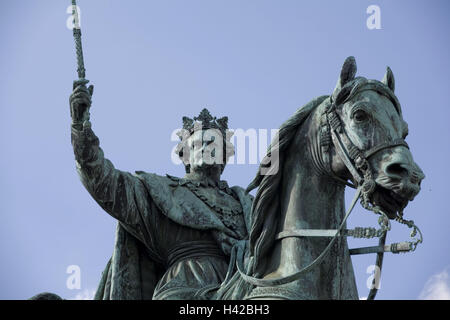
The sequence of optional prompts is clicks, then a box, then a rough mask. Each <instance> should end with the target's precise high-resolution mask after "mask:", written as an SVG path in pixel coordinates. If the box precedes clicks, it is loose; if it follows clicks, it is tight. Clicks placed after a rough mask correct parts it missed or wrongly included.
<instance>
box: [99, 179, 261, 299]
mask: <svg viewBox="0 0 450 320" xmlns="http://www.w3.org/2000/svg"><path fill="white" fill-rule="evenodd" d="M135 176H136V177H138V178H139V179H140V181H142V182H143V184H144V186H145V188H146V190H147V191H148V193H149V196H150V197H151V199H152V201H154V203H155V204H156V206H157V207H158V209H159V211H160V212H161V213H162V214H163V215H165V216H167V217H168V218H169V219H170V220H172V221H173V222H175V223H177V224H180V225H183V226H186V227H190V228H193V229H197V230H205V231H208V232H211V234H212V235H213V238H214V239H215V241H216V242H217V244H218V246H219V248H220V249H221V250H222V252H223V253H224V254H225V255H226V256H228V257H229V255H230V252H231V248H232V247H233V246H234V245H235V244H236V243H238V241H239V240H243V239H247V238H248V232H247V230H249V229H250V213H251V205H252V200H253V197H252V196H251V195H249V194H246V193H245V191H244V189H242V188H240V187H238V186H235V187H232V188H231V189H232V190H233V192H234V193H235V195H236V196H237V197H238V199H239V201H240V203H241V206H242V212H243V213H242V215H243V216H242V218H241V219H240V220H239V221H241V224H243V225H240V226H239V228H235V229H234V230H233V229H232V228H230V227H226V226H225V225H224V223H223V222H222V221H221V219H220V218H219V216H218V215H219V214H218V213H217V212H216V211H215V210H212V209H211V208H210V207H208V206H207V205H206V204H205V203H204V202H203V201H202V200H200V199H199V198H198V197H197V196H196V195H194V194H193V193H192V192H191V191H190V190H189V189H188V188H186V187H184V186H183V184H182V183H174V179H173V178H174V177H170V176H167V177H164V176H159V175H156V174H151V173H145V172H142V171H137V172H136V175H135ZM178 180H180V182H182V180H183V179H178ZM243 230H244V231H243ZM157 245H158V244H155V246H157ZM161 264H162V261H161V260H160V258H159V257H158V254H157V253H156V251H155V250H154V249H153V248H149V247H147V246H145V245H144V244H143V243H142V242H141V241H139V240H138V239H137V238H136V237H134V236H133V235H132V234H131V232H129V231H127V227H126V225H124V224H122V223H120V222H119V223H118V225H117V231H116V240H115V245H114V251H113V255H112V257H111V259H110V260H109V262H108V264H107V266H106V268H105V270H104V271H103V274H102V277H101V281H100V284H99V286H98V289H97V292H96V294H95V298H94V299H96V300H143V299H152V296H153V291H154V289H155V287H156V285H157V283H158V281H159V279H160V278H161V277H162V275H163V274H164V272H165V270H164V269H162V267H161Z"/></svg>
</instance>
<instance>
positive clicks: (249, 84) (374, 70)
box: [0, 0, 450, 299]
mask: <svg viewBox="0 0 450 320" xmlns="http://www.w3.org/2000/svg"><path fill="white" fill-rule="evenodd" d="M372 4H375V5H378V6H379V7H380V9H381V29H379V30H369V29H368V28H367V26H366V19H367V18H368V16H369V15H368V14H367V13H366V9H367V7H368V6H369V5H372ZM69 5H70V1H61V0H58V1H56V0H42V1H32V0H20V1H2V2H1V4H0V15H1V19H0V38H1V39H2V48H1V51H0V70H1V73H2V77H1V79H0V121H1V125H0V133H1V137H0V150H1V154H2V157H0V167H1V168H2V169H1V171H0V172H1V179H0V191H1V192H0V200H1V202H0V203H1V204H0V212H1V216H2V224H0V257H1V261H2V263H1V264H0V299H26V298H29V297H31V296H32V295H34V294H36V293H39V292H42V291H50V292H55V293H57V294H59V295H61V296H63V297H64V298H75V297H77V296H78V298H80V297H82V296H83V294H85V293H86V292H87V293H89V292H92V290H93V289H95V288H96V286H97V283H98V281H99V279H100V274H101V272H102V270H103V268H104V266H105V264H106V262H107V260H108V258H109V257H110V255H111V253H112V249H113V242H114V232H115V221H114V220H113V219H112V218H111V217H109V216H108V215H107V214H106V213H105V212H104V211H103V210H102V209H101V208H100V207H99V206H98V205H97V204H96V203H95V202H94V200H93V199H91V198H90V196H89V194H88V193H87V191H86V190H84V188H83V186H82V184H81V182H80V181H79V179H78V176H77V173H76V170H75V162H74V157H73V152H72V149H71V144H70V116H69V105H68V98H69V95H70V92H71V89H72V80H74V79H75V78H76V64H75V61H76V60H75V53H74V43H73V38H72V32H71V31H70V30H69V29H68V28H67V27H66V20H67V18H68V17H69V15H68V14H67V13H66V9H67V7H68V6H69ZM79 6H80V7H81V11H82V14H81V24H82V31H83V46H84V51H85V62H86V69H87V78H88V79H90V80H91V82H92V83H93V84H95V92H94V97H93V107H92V109H91V119H92V124H93V129H94V131H95V132H96V134H97V135H98V136H99V138H100V141H101V146H102V148H103V149H104V151H105V154H106V156H107V157H108V158H109V159H111V160H112V161H113V163H114V164H115V166H116V167H117V168H120V169H121V170H126V171H134V170H144V171H149V172H155V173H159V174H165V173H169V174H172V175H178V176H180V175H183V172H184V170H183V168H182V167H181V166H177V165H175V164H173V163H172V162H171V155H170V154H171V150H172V148H173V147H174V144H175V143H174V142H173V141H171V139H170V137H171V133H172V131H173V130H174V129H176V128H178V127H180V125H181V118H182V116H184V115H187V116H190V117H192V116H194V115H197V114H198V113H199V111H200V110H201V109H202V108H203V107H207V108H209V109H210V111H211V112H212V113H213V114H214V115H216V116H218V117H221V116H223V115H227V116H229V119H230V120H229V125H230V127H232V128H243V129H248V128H262V129H271V128H278V127H279V125H280V124H281V123H282V122H283V121H284V120H286V119H287V118H288V117H290V116H291V115H292V114H293V113H294V112H295V110H296V109H297V108H298V107H300V106H302V105H303V104H305V103H306V102H308V101H309V100H311V99H312V98H314V97H316V96H319V95H323V94H330V93H331V92H332V90H333V89H334V86H335V83H336V80H337V78H338V75H339V72H340V68H341V66H342V63H343V61H344V59H345V58H346V57H347V56H350V55H353V56H355V58H356V61H357V64H358V75H362V76H365V77H367V78H373V79H381V78H382V76H383V74H384V72H385V68H386V66H387V65H389V66H390V67H391V68H392V70H393V72H394V75H395V78H396V94H397V97H398V98H399V100H400V102H401V104H402V107H403V113H404V118H405V120H406V121H407V122H408V123H409V129H410V134H409V136H408V138H407V142H408V143H409V145H410V147H411V151H412V153H413V155H414V158H415V160H416V162H417V163H418V164H419V165H420V166H421V168H422V169H423V171H424V172H425V174H426V179H425V180H424V181H423V183H422V192H421V193H420V194H419V195H418V196H417V198H416V200H414V202H413V203H411V204H410V205H409V206H408V208H407V210H406V212H405V215H406V216H407V217H408V218H410V219H414V220H415V222H416V223H417V225H418V226H419V227H420V228H421V230H422V232H423V234H424V238H425V242H424V243H423V244H422V245H421V246H419V248H418V249H417V251H416V252H414V253H413V254H404V255H391V254H387V255H386V256H385V262H384V270H383V275H382V280H381V290H380V292H379V293H378V297H379V298H381V299H416V298H420V297H421V298H424V297H426V294H425V293H426V292H427V290H428V289H430V287H431V289H430V290H431V291H433V290H434V289H433V288H438V289H436V290H438V291H439V290H440V291H439V292H442V294H443V295H444V296H445V294H447V297H448V267H449V266H450V254H449V252H450V245H449V244H450V235H449V231H450V217H449V209H448V205H447V202H446V199H447V197H448V196H449V194H448V189H449V188H448V181H449V179H450V174H449V170H448V169H447V165H448V160H447V159H448V158H449V156H450V152H449V143H448V139H449V134H450V132H449V131H450V129H449V126H448V119H449V118H450V111H449V103H448V90H449V85H450V73H449V61H450V59H449V57H450V56H449V53H450V46H449V40H448V33H449V23H450V22H449V19H448V13H449V8H450V4H449V2H448V1H445V0H442V1H438V0H436V1H395V2H394V1H382V0H375V1H373V0H372V1H364V0H363V1H361V0H358V1H356V0H347V1H294V0H282V1H273V0H272V1H269V0H248V1H238V0H228V1H219V0H212V1H206V0H189V1H181V0H170V1H162V0H152V1H143V0H141V1H138V0H135V1H118V0H95V1H86V0H84V1H83V0H79ZM255 172H256V165H230V166H229V167H227V168H226V169H225V172H224V176H223V178H224V179H226V180H228V182H229V183H230V184H231V185H240V186H246V185H247V184H248V183H249V181H250V180H251V179H252V178H253V176H254V174H255ZM351 196H352V192H351V191H349V193H348V198H350V197H351ZM375 224H376V218H375V217H374V216H373V214H371V213H370V212H366V211H364V210H363V209H362V208H360V207H358V208H357V209H356V210H355V211H354V213H352V217H351V218H350V226H360V225H361V226H366V225H375ZM393 229H394V230H393V231H392V232H391V233H390V234H389V236H388V240H394V241H397V240H404V239H406V238H407V237H408V231H407V230H406V229H404V228H403V227H402V226H400V225H397V224H395V225H394V226H393ZM350 243H351V245H352V246H357V245H371V244H372V242H370V241H368V242H363V243H361V242H355V241H351V242H350ZM374 261H375V257H374V256H365V257H354V259H353V264H354V267H355V273H356V278H357V284H358V288H359V295H360V296H366V295H367V292H368V289H367V288H366V281H367V278H368V277H369V274H368V273H366V270H367V268H368V267H369V266H370V265H372V264H373V263H374ZM70 265H77V266H79V267H80V269H81V288H80V289H72V290H70V289H68V288H67V286H66V281H67V278H68V276H69V274H67V273H66V269H67V267H68V266H70ZM436 279H437V280H436ZM433 281H434V282H433ZM426 285H427V288H425V290H424V287H425V286H426ZM436 290H434V291H433V293H434V294H437V293H436ZM424 292H425V293H424ZM441 296H442V295H441Z"/></svg>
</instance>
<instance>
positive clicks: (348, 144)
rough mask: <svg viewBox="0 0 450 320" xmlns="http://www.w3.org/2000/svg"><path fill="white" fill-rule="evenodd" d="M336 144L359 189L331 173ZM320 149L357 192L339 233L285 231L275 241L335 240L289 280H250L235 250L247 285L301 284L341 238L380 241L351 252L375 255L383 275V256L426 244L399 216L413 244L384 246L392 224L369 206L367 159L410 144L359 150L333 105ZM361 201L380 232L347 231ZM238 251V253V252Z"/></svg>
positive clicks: (240, 254) (241, 251)
mask: <svg viewBox="0 0 450 320" xmlns="http://www.w3.org/2000/svg"><path fill="white" fill-rule="evenodd" d="M331 143H332V144H333V145H334V147H335V150H336V153H337V154H338V155H339V157H340V158H341V160H342V161H343V162H344V164H345V166H346V167H347V169H348V170H349V171H350V173H351V175H352V176H353V178H354V181H355V182H356V183H357V188H356V187H355V186H354V185H353V184H350V183H348V182H347V181H344V179H342V178H340V177H337V175H336V174H334V173H333V172H332V170H331V163H330V162H331V161H330V158H331V157H330V154H329V151H330V144H331ZM320 145H321V147H322V154H323V155H324V160H325V161H326V162H328V163H329V170H330V171H331V174H332V175H333V176H334V177H335V178H337V179H338V180H339V181H341V182H342V183H344V184H346V185H348V186H350V187H353V188H356V189H357V190H356V193H355V196H354V198H353V200H352V202H351V204H350V207H349V209H348V210H347V212H346V214H345V216H344V219H343V220H342V222H341V224H340V225H339V228H338V229H295V230H285V231H282V232H280V233H278V234H277V235H276V237H275V240H281V239H284V238H288V237H331V238H332V239H331V240H330V242H329V243H328V245H327V246H326V248H325V249H324V250H323V251H322V253H321V254H320V255H319V256H318V257H317V258H316V259H314V260H313V261H312V262H311V263H310V264H309V265H307V266H306V267H304V268H302V269H301V270H299V271H297V272H296V273H294V274H291V275H289V276H286V277H280V278H276V279H260V278H256V277H252V276H249V275H248V274H247V273H246V272H245V268H244V263H243V261H244V256H245V251H246V250H245V249H246V246H238V247H237V248H233V249H234V250H235V251H234V252H233V254H232V256H235V258H236V265H237V269H238V271H239V273H240V275H241V277H242V278H243V279H244V280H245V281H246V282H248V283H251V284H252V285H255V286H258V287H271V286H279V285H283V284H288V283H290V282H293V281H296V280H298V279H299V278H300V277H301V276H302V275H303V274H304V273H306V272H308V271H310V270H311V269H313V268H314V267H316V266H318V265H319V264H320V263H321V262H322V261H323V259H324V258H325V257H326V255H327V254H328V253H329V251H330V249H331V247H332V245H333V244H334V243H335V242H336V240H337V239H338V237H342V236H344V237H349V236H350V237H354V238H367V239H369V238H375V237H378V238H379V244H378V246H373V247H362V248H355V249H350V250H349V251H350V254H351V255H358V254H367V253H376V254H377V258H376V266H377V267H378V268H379V270H380V272H381V267H382V263H383V257H384V252H392V253H400V252H411V251H414V250H415V249H416V247H417V245H418V244H419V243H421V242H422V241H423V238H422V233H421V232H420V229H419V228H418V227H417V226H416V225H415V224H414V222H413V221H408V220H404V219H403V217H402V215H403V214H402V213H400V215H397V217H396V218H395V220H396V221H397V222H399V223H401V224H405V225H407V226H408V227H409V228H411V229H412V231H411V234H410V237H411V239H412V241H404V242H399V243H392V244H390V245H385V242H386V236H387V232H388V231H389V230H390V229H391V225H390V221H389V218H388V217H387V215H386V214H385V213H384V212H383V211H382V210H381V209H380V208H379V207H378V206H373V205H371V204H370V196H371V194H372V193H373V192H374V191H375V187H376V183H375V180H374V179H373V176H372V172H371V170H370V165H369V162H368V159H369V158H370V157H372V156H373V155H375V154H376V153H378V152H379V151H381V150H384V149H389V148H394V147H397V146H404V147H406V148H408V149H409V146H408V144H407V143H406V141H404V140H403V139H396V140H394V141H392V142H385V143H382V144H379V145H377V146H375V147H373V148H371V149H369V150H360V149H359V148H358V147H356V146H355V145H354V144H353V142H352V141H351V140H350V138H349V137H348V136H347V134H346V133H345V131H344V130H343V126H342V123H341V119H340V118H339V116H338V114H337V112H336V104H335V103H332V104H331V105H330V106H329V107H328V108H327V109H326V110H325V113H324V114H323V116H322V123H321V131H320ZM360 197H361V204H362V206H363V207H364V208H365V209H367V210H370V211H372V212H374V213H376V214H380V217H379V219H378V224H379V225H380V229H378V230H377V229H375V228H362V227H356V228H355V229H345V228H344V226H345V223H346V221H347V219H348V217H349V216H350V213H351V212H352V211H353V209H354V207H355V205H356V202H357V200H358V199H359V198H360ZM417 233H419V236H420V237H419V238H417V239H416V238H414V237H415V236H416V235H417ZM236 251H237V252H236ZM376 281H377V279H375V278H374V280H373V283H372V289H371V290H370V292H369V295H368V297H367V299H368V300H373V299H374V298H375V296H376V293H377V291H378V289H377V288H376V286H375V285H374V284H375V283H376Z"/></svg>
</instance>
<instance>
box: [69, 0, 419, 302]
mask: <svg viewBox="0 0 450 320" xmlns="http://www.w3.org/2000/svg"><path fill="white" fill-rule="evenodd" d="M73 4H74V8H76V4H75V1H73ZM74 10H75V9H74ZM75 14H76V12H74V15H75ZM75 29H77V28H75ZM75 29H74V36H75V42H76V48H77V58H78V59H77V61H78V75H79V79H78V80H77V81H75V82H74V86H73V93H72V94H71V96H70V110H71V118H72V124H71V133H72V145H73V150H74V154H75V161H76V168H77V171H78V173H79V176H80V179H81V181H82V183H83V185H84V187H85V188H86V189H87V191H88V192H89V193H90V194H91V196H92V197H93V198H94V199H95V201H96V202H97V203H98V204H99V205H100V206H101V207H102V208H103V209H104V210H105V211H106V212H107V213H108V214H109V215H111V216H112V217H113V218H115V219H116V220H117V221H118V224H117V233H116V242H115V245H114V253H113V255H112V257H111V259H110V260H109V262H108V263H107V266H106V268H105V271H104V272H103V275H102V278H101V280H100V284H99V287H98V289H97V293H96V296H95V298H96V299H216V300H225V299H249V300H251V299H359V295H358V292H357V287H356V281H355V275H354V271H353V266H352V261H351V255H352V254H367V253H374V254H376V265H377V266H378V267H379V268H380V269H381V266H382V261H383V254H384V253H385V252H393V253H398V252H409V251H414V250H415V248H416V246H417V245H418V244H419V243H421V242H422V235H421V233H420V230H419V229H418V227H417V226H416V225H415V224H414V222H413V221H409V220H406V219H405V218H404V216H403V213H404V209H405V208H406V206H407V205H408V203H409V202H410V201H412V200H413V199H414V197H415V196H416V195H417V194H418V193H419V191H420V183H421V181H422V180H423V179H424V177H425V176H424V174H423V172H422V170H421V169H420V168H419V166H418V165H417V164H416V163H415V162H414V160H413V156H412V153H411V150H410V148H409V146H408V144H407V143H406V141H405V138H406V136H407V135H408V125H407V123H406V122H405V120H404V119H403V116H402V110H401V106H400V102H399V100H398V98H397V97H396V95H395V80H394V75H393V73H392V71H391V69H390V68H389V67H388V68H387V70H386V73H385V76H384V78H383V79H382V81H378V80H369V79H366V78H364V77H356V61H355V59H354V58H353V57H349V58H347V59H346V60H345V62H344V64H343V66H342V69H341V72H340V75H339V77H338V82H337V85H336V87H335V89H334V91H333V92H332V93H331V94H330V95H326V96H321V97H317V98H314V99H313V100H311V101H310V102H309V103H307V104H306V105H304V106H303V107H301V108H299V109H298V110H297V111H296V112H295V113H294V114H293V115H292V116H291V117H290V118H289V119H288V120H287V121H286V122H285V123H283V124H282V125H281V127H280V128H279V131H278V134H277V136H276V137H275V138H274V140H273V141H272V144H271V145H270V147H269V148H268V151H267V155H266V157H265V158H264V159H263V161H262V162H261V165H260V167H259V169H258V172H257V174H256V177H255V178H254V180H253V181H252V182H251V183H250V184H249V186H248V187H247V189H246V190H244V189H242V188H240V187H237V186H235V187H231V188H230V187H229V186H228V184H227V183H226V181H222V180H221V179H220V177H221V174H222V172H223V170H224V168H225V165H226V162H227V160H228V158H229V157H230V156H231V155H233V152H234V150H233V146H232V144H231V142H230V138H231V135H230V132H229V130H228V118H227V117H223V118H220V119H218V118H216V117H213V116H212V115H211V114H210V113H209V111H208V110H206V109H203V110H202V111H201V112H200V114H199V116H197V117H194V118H192V119H191V118H188V117H184V118H183V129H182V130H181V131H180V133H179V136H180V139H181V142H180V144H179V146H178V148H177V149H176V152H177V154H178V155H179V156H180V158H181V159H182V161H183V163H184V165H185V169H186V175H185V176H184V177H174V176H171V175H164V176H161V175H157V174H154V173H146V172H143V171H136V172H135V173H128V172H124V171H121V170H118V169H116V168H115V167H114V165H113V164H112V162H111V161H109V160H108V159H107V158H105V156H104V152H103V150H102V149H101V148H100V144H99V139H98V137H97V136H96V135H95V133H94V131H93V129H92V126H91V122H90V121H91V119H90V113H89V110H90V108H91V103H92V101H91V98H92V95H93V86H89V88H88V87H87V86H86V84H87V83H88V80H86V79H85V69H84V60H83V55H82V49H81V32H80V31H79V26H78V29H77V30H78V31H77V30H75ZM273 155H276V156H273ZM207 156H208V157H207ZM212 158H213V159H212ZM211 159H212V160H213V161H211ZM346 186H349V187H351V188H354V189H356V192H355V195H354V198H353V201H352V202H351V205H350V206H349V208H348V209H347V210H345V203H344V191H345V187H346ZM256 188H257V191H256V196H255V197H254V198H253V197H252V196H251V195H249V192H250V191H251V190H253V189H256ZM358 200H359V201H360V203H361V205H362V206H363V207H364V208H365V209H367V210H369V211H372V212H373V213H374V214H376V215H377V216H378V224H379V227H378V228H372V227H356V228H354V229H348V228H347V219H348V217H349V215H350V213H351V212H352V210H353V208H354V206H355V205H356V204H357V202H358ZM393 220H395V221H396V222H399V223H400V224H404V225H406V226H407V227H409V228H410V229H411V239H410V240H409V241H404V242H400V243H392V244H386V243H385V242H386V235H387V233H388V231H389V230H390V229H391V221H393ZM348 237H356V238H378V239H379V245H378V246H373V247H363V248H353V249H349V247H348V244H347V238H348ZM376 290H377V289H376V288H374V289H372V290H371V292H370V293H369V296H368V298H369V299H373V298H374V297H375V294H376Z"/></svg>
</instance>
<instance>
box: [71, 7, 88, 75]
mask: <svg viewBox="0 0 450 320" xmlns="http://www.w3.org/2000/svg"><path fill="white" fill-rule="evenodd" d="M72 15H73V38H74V39H75V48H76V52H77V64H78V69H77V71H78V81H79V82H82V83H83V84H86V83H88V82H89V80H86V79H85V78H86V69H85V68H84V59H83V47H82V45H81V28H80V19H79V16H78V10H77V3H76V0H72Z"/></svg>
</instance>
